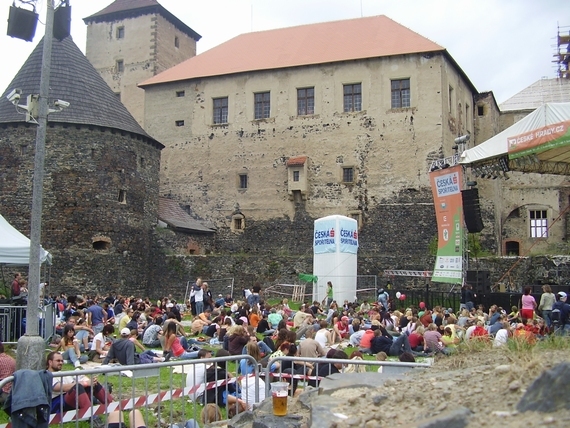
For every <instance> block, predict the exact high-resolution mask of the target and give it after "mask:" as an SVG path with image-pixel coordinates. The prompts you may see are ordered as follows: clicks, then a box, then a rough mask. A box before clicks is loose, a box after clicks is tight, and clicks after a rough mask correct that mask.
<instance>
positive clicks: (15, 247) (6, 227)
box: [0, 214, 51, 265]
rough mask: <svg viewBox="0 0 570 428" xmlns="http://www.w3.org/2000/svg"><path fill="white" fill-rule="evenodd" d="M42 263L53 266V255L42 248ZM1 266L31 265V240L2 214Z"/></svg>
mask: <svg viewBox="0 0 570 428" xmlns="http://www.w3.org/2000/svg"><path fill="white" fill-rule="evenodd" d="M40 260H41V262H42V263H44V262H46V261H47V263H48V264H51V254H50V253H48V252H47V251H45V250H44V249H43V248H40ZM0 264H7V265H29V264H30V240H29V239H28V238H27V237H26V236H25V235H23V234H22V233H20V232H19V231H18V230H16V229H15V228H14V227H12V225H11V224H10V223H8V222H7V221H6V219H5V218H4V217H2V215H1V214H0Z"/></svg>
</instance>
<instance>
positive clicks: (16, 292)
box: [11, 272, 22, 297]
mask: <svg viewBox="0 0 570 428" xmlns="http://www.w3.org/2000/svg"><path fill="white" fill-rule="evenodd" d="M21 278H22V275H20V272H16V273H15V274H14V281H12V288H11V291H12V297H19V296H20V293H21V289H20V279H21Z"/></svg>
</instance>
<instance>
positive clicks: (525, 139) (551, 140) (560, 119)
mask: <svg viewBox="0 0 570 428" xmlns="http://www.w3.org/2000/svg"><path fill="white" fill-rule="evenodd" d="M569 125H570V103H548V104H544V105H542V106H540V107H539V108H537V109H536V110H535V111H533V112H532V113H530V114H529V115H528V116H526V117H524V118H523V119H521V120H520V121H518V122H517V123H515V124H514V125H512V126H510V127H509V128H507V129H505V130H504V131H503V132H500V133H499V134H497V135H495V136H494V137H492V138H490V139H488V140H487V141H485V142H484V143H481V144H479V145H478V146H475V147H473V148H472V149H469V150H465V151H464V152H463V153H462V154H461V159H460V163H462V164H477V163H482V162H486V161H490V160H491V159H496V158H499V157H504V156H508V158H509V160H511V161H513V160H515V159H520V161H517V162H510V166H511V169H513V170H524V171H528V168H527V167H526V163H525V161H524V160H523V159H524V158H528V157H531V158H532V160H533V162H534V163H535V166H534V169H535V171H533V172H552V171H551V170H550V169H552V168H548V166H549V165H554V164H560V163H563V164H567V163H570V132H569V131H570V126H569ZM541 165H542V166H541Z"/></svg>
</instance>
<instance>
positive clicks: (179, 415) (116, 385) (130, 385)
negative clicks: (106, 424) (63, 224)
mask: <svg viewBox="0 0 570 428" xmlns="http://www.w3.org/2000/svg"><path fill="white" fill-rule="evenodd" d="M244 359H245V360H247V361H248V362H249V364H251V366H250V367H251V368H252V370H253V371H252V373H251V374H249V375H245V376H244V375H237V376H236V375H234V374H230V375H226V376H224V373H226V374H227V373H228V372H224V371H222V370H216V371H215V376H214V377H213V378H212V377H210V381H208V382H206V381H204V380H202V379H201V377H200V374H199V373H200V372H201V370H205V368H206V367H208V366H210V365H212V364H216V365H217V366H218V367H224V366H226V365H227V363H230V362H233V363H235V364H236V371H237V367H239V363H240V361H241V360H244ZM284 361H292V362H293V363H295V362H297V363H300V362H308V363H312V364H314V366H315V369H314V374H311V375H310V376H306V375H301V374H290V373H285V372H282V371H281V370H280V369H279V370H277V371H275V372H274V373H271V372H270V368H271V364H273V363H276V362H279V363H281V364H282V363H283V362H284ZM271 364H268V366H267V367H266V368H265V369H263V368H261V365H260V364H258V363H257V362H256V361H255V360H254V359H253V357H251V356H250V355H232V356H227V357H218V358H208V359H199V360H177V361H170V362H166V363H154V364H140V365H132V366H121V365H102V366H99V367H96V368H90V369H86V370H74V371H62V372H57V373H53V375H54V379H58V378H59V379H60V381H62V380H63V382H64V383H69V382H76V383H84V384H85V385H88V384H91V385H97V384H98V385H100V387H101V388H103V389H104V392H103V393H100V392H98V393H95V392H96V391H95V390H94V389H95V387H92V389H89V388H85V387H84V389H86V390H87V392H88V393H89V394H90V399H91V405H90V406H89V407H87V408H79V407H80V406H79V399H78V398H77V397H76V398H75V399H74V402H75V406H74V408H72V409H71V410H69V409H70V407H67V406H64V402H63V401H59V404H58V405H55V406H54V408H52V412H53V413H52V414H51V415H50V424H58V425H60V426H63V425H64V424H65V425H66V426H73V425H74V426H76V427H78V426H79V423H80V421H87V422H88V423H89V424H90V426H95V419H96V417H97V416H99V415H107V414H109V413H111V412H113V411H130V410H132V409H138V410H140V411H141V412H142V414H143V417H144V419H145V421H146V424H147V426H156V425H161V426H165V425H167V426H173V425H175V424H176V425H178V426H181V427H182V426H184V424H185V422H186V421H187V420H191V419H193V420H195V421H200V423H201V412H202V409H203V408H204V407H203V405H204V402H205V401H206V402H211V403H214V404H216V405H217V406H219V407H221V408H224V407H225V408H226V411H225V412H224V414H223V416H222V418H224V419H225V418H226V417H228V416H230V415H231V414H233V413H236V412H237V411H238V408H239V405H240V404H239V402H236V403H233V404H229V405H227V406H226V405H225V404H224V403H223V402H222V400H223V397H224V396H225V397H228V395H233V394H236V398H239V399H240V400H243V402H244V403H245V406H246V408H247V409H250V410H251V408H252V407H253V405H254V404H256V403H259V402H261V401H263V399H264V398H265V397H269V396H270V393H269V389H270V383H271V381H277V380H279V379H285V380H287V379H288V381H289V382H291V383H293V382H294V383H295V387H296V386H297V384H298V382H303V383H306V384H307V385H311V383H312V382H313V381H314V382H316V383H317V384H318V382H320V380H321V379H320V378H318V377H317V376H316V373H318V370H319V367H320V366H322V365H325V364H326V365H330V364H342V365H343V366H344V367H347V366H349V365H357V366H366V367H367V371H374V372H376V371H377V369H376V368H377V367H382V368H383V370H382V373H383V374H394V373H401V372H403V371H407V370H410V369H412V368H415V367H424V368H427V367H429V366H430V364H427V363H400V362H392V361H370V360H346V359H332V358H298V357H276V358H274V359H272V360H271ZM371 368H372V369H371ZM17 373H18V372H17ZM263 379H265V380H263ZM13 380H14V376H10V377H8V378H5V379H3V380H2V381H0V388H2V387H3V386H4V385H6V384H7V383H9V382H12V381H13ZM16 382H17V381H16ZM237 386H239V388H234V387H237ZM13 387H14V386H13ZM97 389H99V387H97ZM234 389H239V390H240V391H239V392H237V393H235V392H234ZM293 391H294V389H293V388H292V389H291V394H293ZM80 392H81V391H80ZM76 395H77V394H76ZM94 396H96V397H98V398H100V399H101V400H98V399H97V398H95V397H94ZM204 397H206V400H204ZM226 400H227V398H226ZM8 427H9V424H3V425H0V428H8Z"/></svg>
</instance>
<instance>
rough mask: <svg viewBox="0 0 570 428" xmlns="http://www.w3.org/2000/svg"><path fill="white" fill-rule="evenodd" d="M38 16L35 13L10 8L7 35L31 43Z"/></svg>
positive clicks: (14, 7)
mask: <svg viewBox="0 0 570 428" xmlns="http://www.w3.org/2000/svg"><path fill="white" fill-rule="evenodd" d="M37 25H38V14H37V13H36V12H35V11H32V10H27V9H21V8H19V7H16V6H10V13H9V14H8V35H9V36H10V37H16V38H17V39H22V40H25V41H26V42H31V41H32V40H34V36H35V35H36V26H37Z"/></svg>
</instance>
